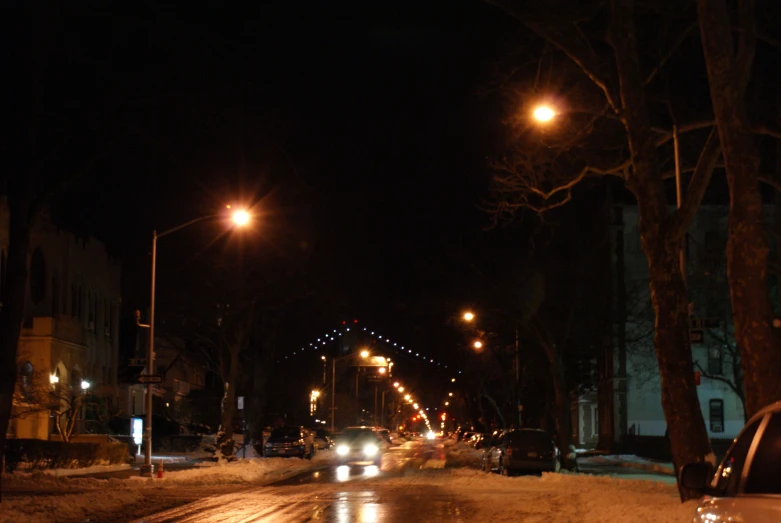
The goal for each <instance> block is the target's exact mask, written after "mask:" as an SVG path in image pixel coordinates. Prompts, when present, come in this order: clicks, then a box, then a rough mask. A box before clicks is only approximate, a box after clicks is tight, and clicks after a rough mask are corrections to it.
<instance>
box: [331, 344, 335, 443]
mask: <svg viewBox="0 0 781 523" xmlns="http://www.w3.org/2000/svg"><path fill="white" fill-rule="evenodd" d="M334 412H336V358H334V359H332V360H331V434H333V432H334V430H335V429H334Z"/></svg>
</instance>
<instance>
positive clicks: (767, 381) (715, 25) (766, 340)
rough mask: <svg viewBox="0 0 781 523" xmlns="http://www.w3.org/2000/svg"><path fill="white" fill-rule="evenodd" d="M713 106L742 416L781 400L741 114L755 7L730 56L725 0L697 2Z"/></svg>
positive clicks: (780, 356)
mask: <svg viewBox="0 0 781 523" xmlns="http://www.w3.org/2000/svg"><path fill="white" fill-rule="evenodd" d="M697 6H698V12H699V19H700V32H701V36H702V47H703V52H704V54H705V64H706V67H707V71H708V80H709V83H710V92H711V103H712V105H713V113H714V115H715V117H716V124H717V126H718V129H719V138H720V139H721V147H722V155H723V159H724V167H725V170H726V172H727V183H728V184H729V191H730V209H729V236H728V240H727V278H728V280H729V286H730V299H731V303H732V315H733V319H734V323H735V340H736V343H737V345H738V347H740V351H741V362H742V365H743V386H744V392H745V398H746V410H747V412H746V415H747V416H748V417H751V416H752V415H753V414H754V413H756V412H757V411H758V410H759V409H761V408H762V407H764V406H766V405H768V404H769V403H772V402H774V401H779V400H781V379H779V376H781V351H779V350H778V345H779V342H780V341H781V336H779V334H778V331H776V330H775V329H774V328H773V326H772V320H773V310H772V306H771V303H770V294H769V288H768V280H767V264H768V255H769V251H770V249H769V241H768V238H767V234H766V231H765V217H764V213H763V207H762V196H761V194H760V190H759V173H758V170H759V154H758V152H757V149H756V145H755V143H754V137H753V135H752V133H751V130H750V128H749V124H748V119H747V117H746V111H745V103H744V100H743V98H744V92H745V85H746V83H747V82H748V76H749V72H750V66H751V62H752V61H753V46H754V41H755V33H754V30H755V29H754V23H755V20H754V12H753V2H752V1H751V0H744V1H742V2H740V11H741V20H740V22H741V34H740V47H739V49H738V53H737V55H735V54H734V51H733V43H732V41H733V37H732V33H731V31H730V19H729V14H728V11H727V5H726V2H725V1H724V0H698V2H697Z"/></svg>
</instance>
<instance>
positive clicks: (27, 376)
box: [19, 361, 35, 400]
mask: <svg viewBox="0 0 781 523" xmlns="http://www.w3.org/2000/svg"><path fill="white" fill-rule="evenodd" d="M34 371H35V369H34V368H33V364H32V363H30V362H29V361H25V362H24V363H23V364H22V367H21V368H20V369H19V377H20V380H19V385H20V386H21V389H22V396H23V397H24V399H25V400H30V399H31V398H32V395H33V373H34Z"/></svg>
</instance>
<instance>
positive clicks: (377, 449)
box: [335, 427, 388, 466]
mask: <svg viewBox="0 0 781 523" xmlns="http://www.w3.org/2000/svg"><path fill="white" fill-rule="evenodd" d="M387 445H388V444H387V442H385V440H383V439H382V437H381V436H380V435H379V434H378V433H377V431H376V430H374V428H372V427H347V428H346V429H344V430H343V431H342V433H341V434H340V435H339V437H338V438H337V440H336V444H335V446H336V460H337V463H339V464H340V465H377V466H379V465H380V463H381V462H382V454H383V453H384V452H385V450H386V449H387Z"/></svg>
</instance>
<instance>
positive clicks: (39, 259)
mask: <svg viewBox="0 0 781 523" xmlns="http://www.w3.org/2000/svg"><path fill="white" fill-rule="evenodd" d="M45 295H46V262H45V261H44V259H43V251H42V250H41V248H40V247H36V248H35V250H34V251H33V257H32V260H31V261H30V297H31V298H32V300H33V303H34V304H35V305H38V304H40V303H41V302H42V301H43V297H44V296H45Z"/></svg>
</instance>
